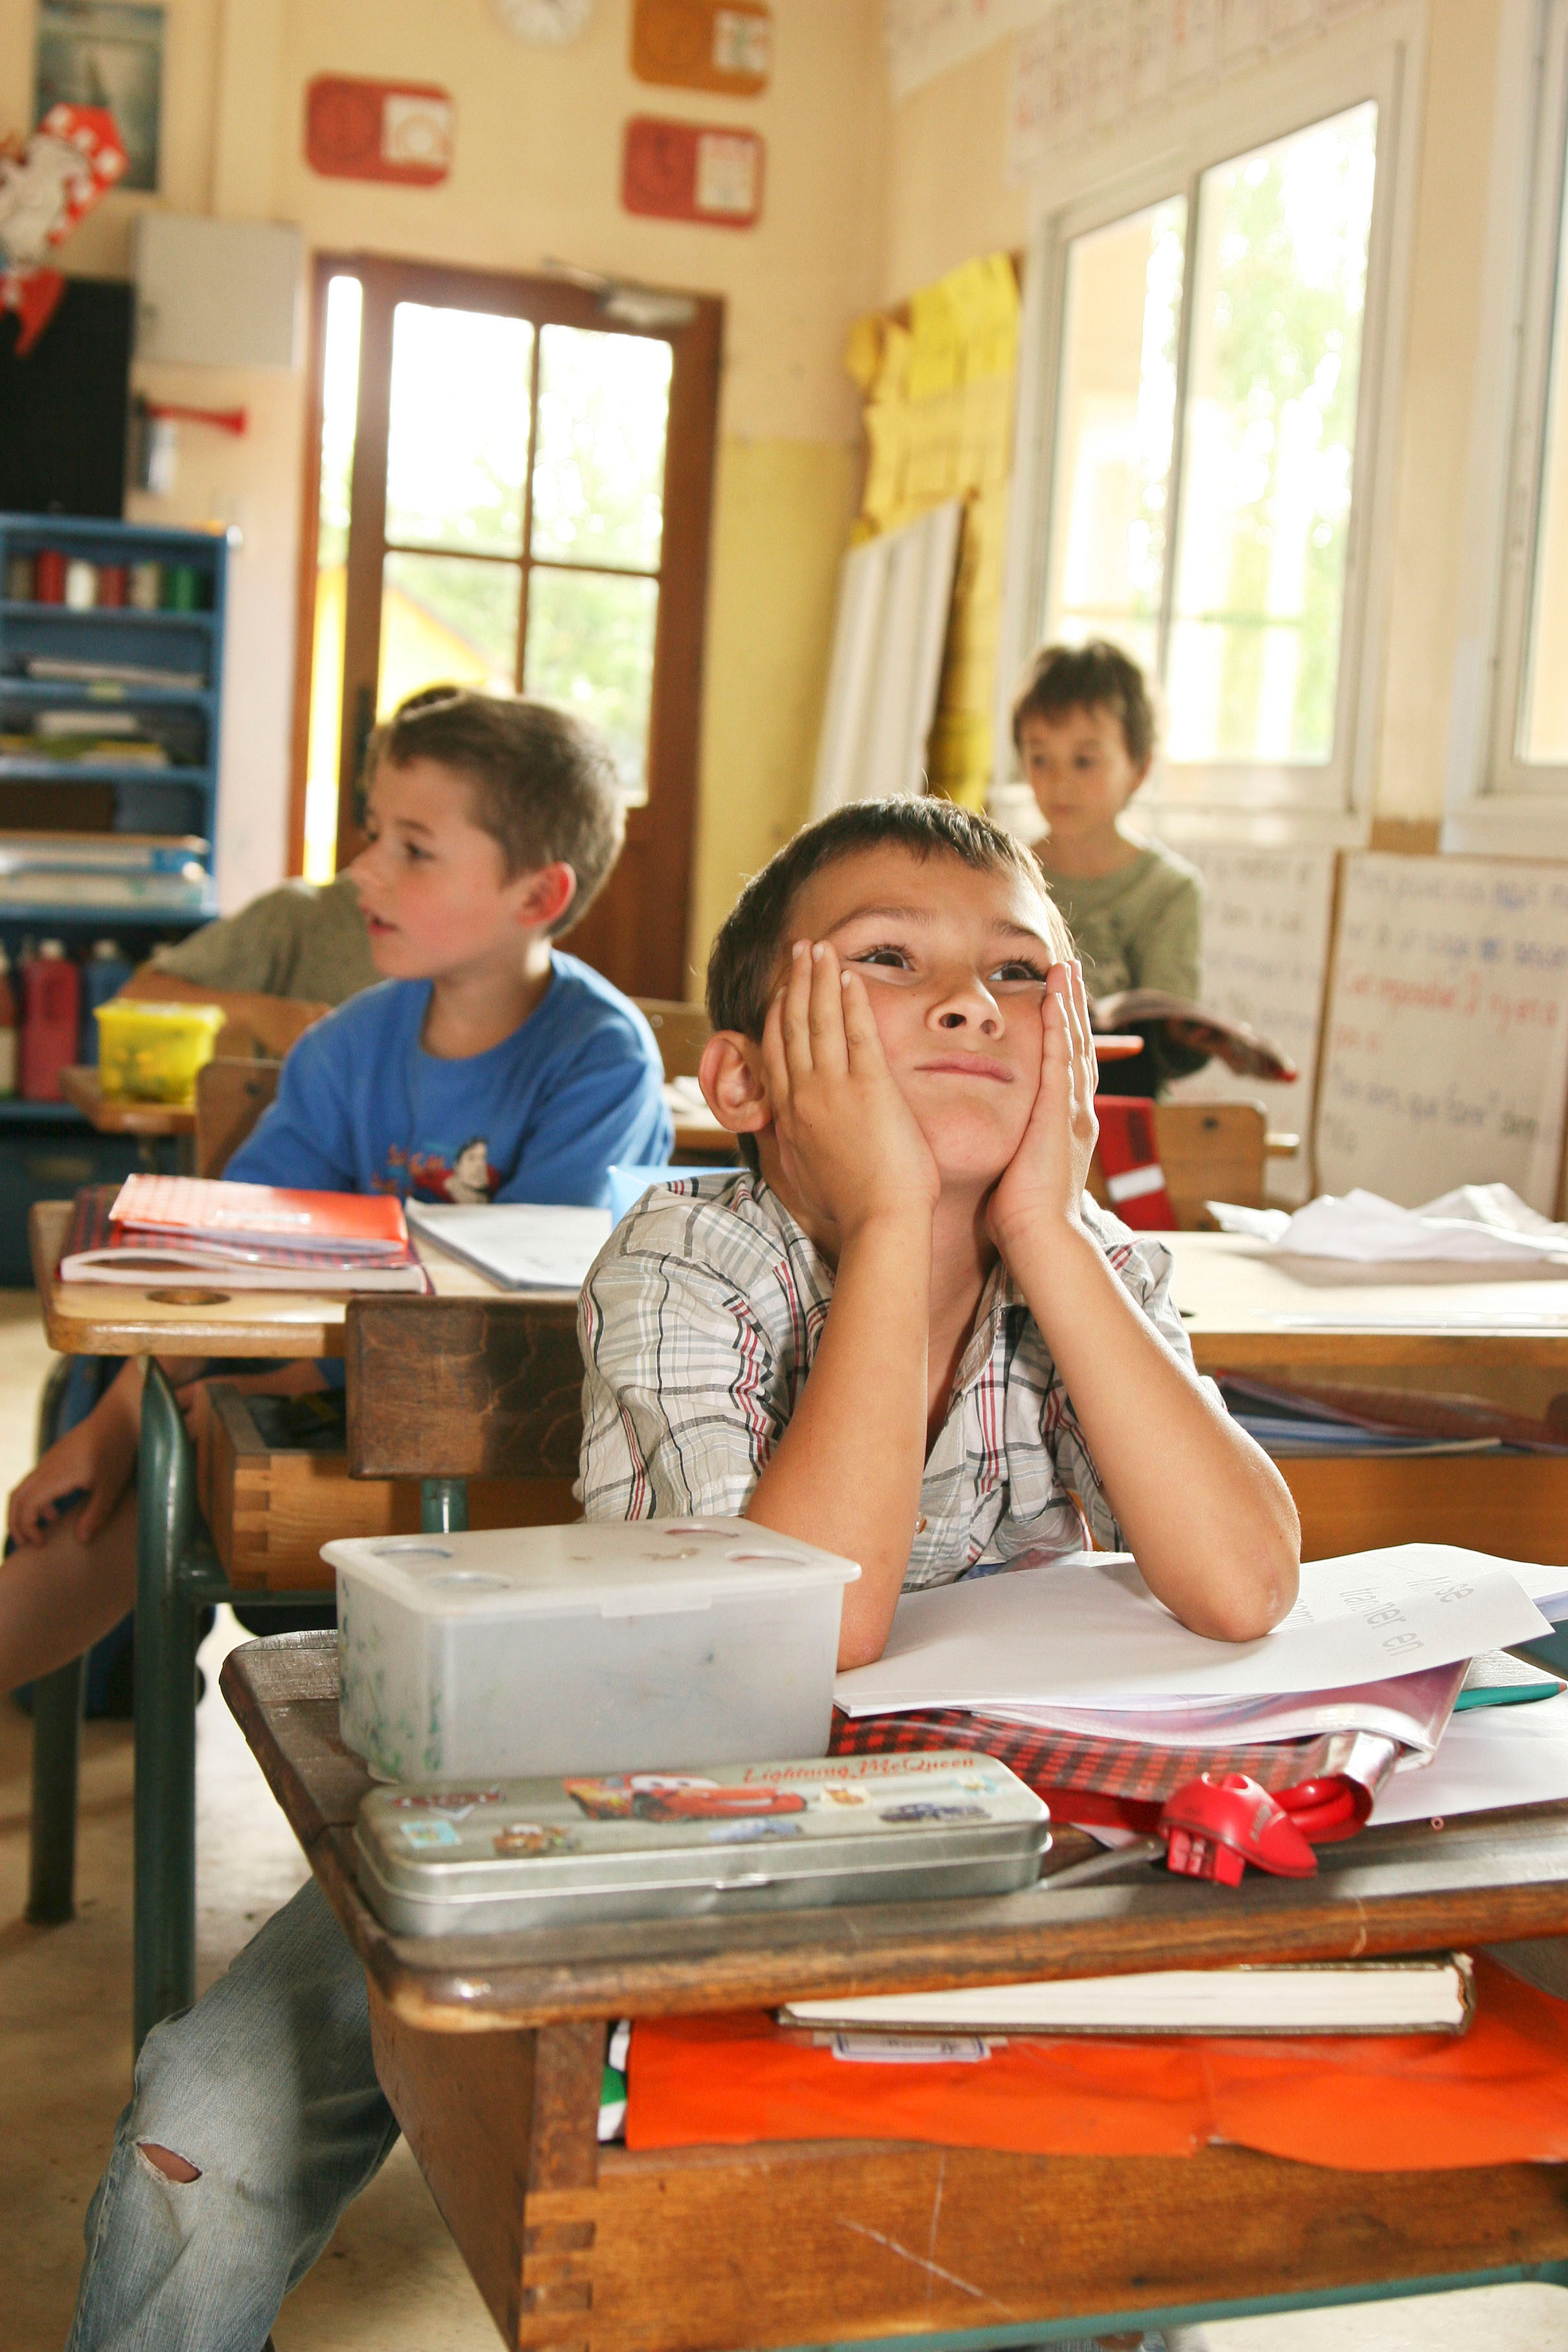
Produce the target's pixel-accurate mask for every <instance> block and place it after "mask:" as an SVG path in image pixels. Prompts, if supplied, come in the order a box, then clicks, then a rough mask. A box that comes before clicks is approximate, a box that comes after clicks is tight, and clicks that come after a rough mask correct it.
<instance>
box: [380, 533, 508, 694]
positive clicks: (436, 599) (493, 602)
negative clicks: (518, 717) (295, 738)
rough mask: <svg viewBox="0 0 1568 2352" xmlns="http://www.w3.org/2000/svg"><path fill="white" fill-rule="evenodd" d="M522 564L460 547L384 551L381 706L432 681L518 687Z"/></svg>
mask: <svg viewBox="0 0 1568 2352" xmlns="http://www.w3.org/2000/svg"><path fill="white" fill-rule="evenodd" d="M521 587H522V572H521V569H520V568H519V566H518V565H516V564H515V563H485V562H475V561H473V560H472V559H471V558H468V557H465V556H461V555H401V554H391V555H387V556H385V557H384V559H383V563H382V574H381V675H380V678H379V680H378V683H377V687H376V703H375V707H376V714H377V716H378V717H379V718H383V719H384V718H385V716H386V714H387V712H388V711H389V710H394V709H396V707H397V705H398V704H399V703H400V702H401V701H402V700H403V698H404V696H405V695H407V694H416V693H417V692H418V690H419V688H421V687H425V686H443V685H452V686H468V687H474V688H478V689H479V691H480V692H481V693H486V694H511V693H514V692H515V691H516V688H515V686H514V684H513V681H514V679H515V677H516V676H517V624H518V613H519V607H520V604H521Z"/></svg>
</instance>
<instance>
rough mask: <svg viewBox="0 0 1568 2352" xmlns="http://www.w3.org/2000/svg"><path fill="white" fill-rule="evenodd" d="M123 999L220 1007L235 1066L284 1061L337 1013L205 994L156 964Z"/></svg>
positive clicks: (223, 992) (254, 993)
mask: <svg viewBox="0 0 1568 2352" xmlns="http://www.w3.org/2000/svg"><path fill="white" fill-rule="evenodd" d="M120 993H121V996H122V997H129V998H130V999H131V1000H132V1002H133V1003H143V1004H145V1003H163V1004H217V1005H221V1006H222V1008H223V1010H224V1012H225V1013H226V1014H227V1015H228V1019H227V1022H226V1025H225V1026H224V1027H223V1028H222V1029H220V1030H219V1031H218V1036H217V1051H218V1053H219V1055H224V1056H226V1058H227V1059H229V1060H231V1061H233V1060H239V1061H244V1060H247V1059H249V1060H256V1059H259V1058H267V1059H271V1060H276V1061H281V1060H282V1058H283V1056H284V1055H285V1054H286V1053H287V1052H288V1051H289V1046H290V1045H293V1043H294V1042H295V1040H296V1038H299V1037H302V1036H303V1035H304V1034H305V1032H306V1030H307V1029H310V1028H312V1027H313V1026H314V1024H316V1023H317V1022H318V1021H320V1020H321V1017H322V1015H323V1014H324V1013H330V1012H331V1009H332V1008H331V1005H330V1004H318V1003H313V1002H312V1001H311V1000H310V999H309V998H307V997H299V996H268V995H265V994H263V992H261V991H260V990H258V989H249V988H204V987H202V986H201V985H200V983H199V982H195V981H191V980H178V979H176V978H175V977H174V974H173V973H168V972H160V971H158V969H157V967H156V965H153V964H143V965H142V969H141V971H138V972H136V973H134V974H133V975H132V978H131V979H130V980H129V981H128V982H126V984H125V986H124V987H123V988H122V989H121V992H120Z"/></svg>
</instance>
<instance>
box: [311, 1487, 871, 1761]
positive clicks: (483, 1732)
mask: <svg viewBox="0 0 1568 2352" xmlns="http://www.w3.org/2000/svg"><path fill="white" fill-rule="evenodd" d="M321 1556H322V1558H323V1559H327V1560H329V1561H330V1562H331V1565H332V1567H333V1568H334V1569H335V1570H336V1571H337V1586H338V1643H339V1647H340V1650H341V1653H342V1737H343V1740H344V1743H345V1744H346V1745H347V1746H348V1747H350V1748H353V1749H354V1750H355V1751H356V1752H357V1753H358V1754H359V1755H361V1756H363V1758H364V1759H365V1761H366V1763H367V1764H369V1765H370V1766H371V1767H372V1768H373V1769H374V1770H376V1771H378V1772H382V1773H384V1774H386V1775H387V1776H388V1777H389V1778H391V1779H393V1780H411V1781H433V1780H452V1779H454V1778H462V1779H465V1780H467V1779H470V1778H471V1779H479V1780H497V1779H509V1778H510V1779H521V1778H530V1779H531V1778H537V1777H541V1776H544V1775H554V1774H558V1773H565V1772H607V1771H636V1770H642V1769H653V1768H656V1767H659V1766H664V1767H670V1766H681V1765H690V1764H696V1763H700V1762H703V1761H705V1760H706V1759H709V1758H710V1757H714V1756H728V1757H735V1758H739V1759H742V1761H756V1760H759V1759H763V1758H764V1757H770V1756H797V1757H806V1756H821V1755H822V1754H824V1753H825V1752H826V1747H827V1738H828V1732H829V1729H830V1727H831V1724H832V1717H833V1677H834V1671H835V1668H836V1665H837V1654H838V1621H839V1615H840V1612H841V1608H842V1602H843V1592H844V1587H845V1586H846V1585H847V1584H848V1583H850V1582H852V1581H853V1580H854V1579H855V1578H857V1577H858V1575H859V1573H860V1571H859V1570H858V1568H857V1567H856V1566H855V1564H854V1563H853V1561H851V1560H847V1559H836V1558H835V1557H834V1555H833V1554H832V1553H830V1552H823V1551H817V1550H816V1549H814V1548H813V1547H812V1546H811V1545H810V1544H805V1543H797V1542H796V1541H795V1539H794V1538H791V1537H786V1536H775V1535H773V1534H772V1533H771V1532H770V1531H769V1530H768V1529H767V1528H758V1527H753V1526H752V1525H751V1523H750V1522H749V1521H747V1520H744V1519H647V1520H638V1521H632V1522H630V1523H627V1522H624V1521H621V1520H615V1521H605V1522H595V1523H593V1524H587V1523H584V1524H581V1525H579V1526H576V1527H565V1528H500V1529H496V1530H493V1531H489V1532H485V1533H476V1534H468V1535H422V1536H388V1537H379V1538H378V1537H365V1538H344V1539H343V1540H342V1541H340V1542H336V1543H330V1544H326V1545H324V1546H323V1547H322V1554H321Z"/></svg>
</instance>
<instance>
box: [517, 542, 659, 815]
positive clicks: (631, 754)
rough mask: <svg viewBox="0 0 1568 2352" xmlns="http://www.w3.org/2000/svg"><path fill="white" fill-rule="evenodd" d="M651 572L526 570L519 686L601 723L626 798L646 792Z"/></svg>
mask: <svg viewBox="0 0 1568 2352" xmlns="http://www.w3.org/2000/svg"><path fill="white" fill-rule="evenodd" d="M657 614H658V582H657V581H656V580H636V579H632V580H616V579H612V578H609V577H607V576H606V575H605V574H604V573H603V572H553V571H550V570H547V569H545V568H543V567H540V568H538V569H536V570H535V571H533V572H531V573H530V574H529V582H528V653H527V656H526V660H525V663H524V672H523V676H524V687H525V690H526V692H528V693H529V694H537V695H539V696H540V697H541V698H542V699H543V700H544V701H546V702H559V703H563V704H564V706H565V708H566V709H568V710H574V711H575V712H576V713H577V715H578V717H579V718H582V719H590V720H592V722H593V724H594V725H595V727H601V728H603V730H604V731H605V734H606V735H607V736H608V737H609V739H610V744H611V748H612V749H613V751H614V752H615V755H616V766H617V767H618V768H619V770H620V772H621V781H622V783H623V785H624V786H625V788H626V797H627V799H628V800H633V801H642V800H646V799H647V719H648V705H649V702H650V700H651V698H652V692H653V633H654V622H655V618H656V616H657Z"/></svg>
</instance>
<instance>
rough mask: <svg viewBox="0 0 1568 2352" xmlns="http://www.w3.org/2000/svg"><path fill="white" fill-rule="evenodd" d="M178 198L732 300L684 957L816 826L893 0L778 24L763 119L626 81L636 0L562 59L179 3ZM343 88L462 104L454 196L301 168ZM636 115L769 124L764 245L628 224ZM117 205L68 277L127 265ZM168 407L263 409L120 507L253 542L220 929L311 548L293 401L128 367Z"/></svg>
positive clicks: (393, 245) (275, 862)
mask: <svg viewBox="0 0 1568 2352" xmlns="http://www.w3.org/2000/svg"><path fill="white" fill-rule="evenodd" d="M165 6H166V12H167V22H168V39H167V58H166V82H165V106H164V159H165V160H164V172H163V191H162V194H161V197H160V199H159V201H162V202H165V203H167V204H168V205H170V206H171V208H173V209H175V210H178V211H182V212H205V211H208V210H213V211H216V212H218V213H220V214H226V215H231V216H235V217H252V218H270V219H278V220H287V221H293V222H297V223H298V224H299V225H300V226H301V227H302V229H303V231H304V235H305V241H306V245H307V247H309V248H310V249H311V250H313V251H353V250H365V251H372V252H377V253H386V254H396V255H405V256H408V257H414V258H419V259H430V260H447V261H452V262H458V263H462V264H465V265H467V266H469V267H472V268H495V269H512V270H530V269H536V268H539V267H540V265H541V264H542V262H544V261H545V260H546V259H547V258H558V259H563V260H565V261H569V262H572V263H574V264H576V265H578V266H579V267H581V268H587V269H594V270H602V271H605V272H608V273H613V274H618V275H623V276H626V277H632V278H646V279H647V280H649V281H650V282H653V283H655V284H660V285H666V286H675V287H682V288H690V289H694V290H697V291H700V292H703V293H713V294H719V295H721V296H722V297H723V298H724V299H725V303H726V306H727V313H726V331H725V365H724V378H723V388H722V397H721V425H720V429H721V461H720V467H719V482H718V508H717V512H716V517H715V536H714V564H713V572H712V588H711V597H710V628H709V641H708V667H707V691H706V699H705V711H704V772H703V778H702V787H701V793H700V819H699V870H698V874H697V877H696V906H697V914H696V918H695V924H694V932H693V939H692V951H693V953H692V961H693V964H694V967H700V964H701V962H702V961H704V960H705V957H706V953H707V943H708V938H709V935H710V929H711V927H712V925H713V923H714V922H715V921H716V920H717V919H719V917H720V916H721V913H722V911H723V909H724V908H725V907H726V906H727V905H728V904H729V901H730V898H731V897H732V896H733V890H734V883H735V878H736V877H737V875H738V874H739V873H741V872H742V871H748V870H750V868H751V866H754V865H755V864H756V863H758V862H759V861H760V859H761V858H762V857H763V856H765V855H766V854H767V851H768V849H769V848H771V847H772V846H773V843H774V842H775V841H776V840H779V839H782V838H784V835H786V834H787V832H788V831H789V830H791V829H792V827H793V825H794V824H795V822H796V821H797V819H798V816H799V815H800V814H803V813H804V810H805V803H806V799H807V796H808V793H809V790H810V776H811V768H812V761H813V758H814V755H815V749H816V719H817V710H818V706H819V703H820V697H821V686H822V679H823V676H824V671H825V665H826V645H827V639H828V635H829V632H830V627H831V618H832V600H833V583H834V578H835V573H836V569H837V561H838V557H839V554H840V552H841V551H842V549H843V546H844V544H845V539H846V534H847V521H848V517H849V514H850V511H851V508H852V490H851V481H852V476H853V472H854V468H855V465H856V463H857V451H858V434H859V427H858V410H857V406H856V403H855V400H854V396H853V394H852V391H851V388H850V386H849V384H848V382H847V378H846V376H845V374H844V372H843V368H842V364H841V360H840V353H841V350H842V346H843V341H844V334H845V330H846V328H847V324H848V322H849V320H851V319H852V318H854V317H855V316H856V315H857V314H858V312H860V311H862V310H865V309H866V308H867V307H868V305H869V304H870V303H871V302H872V301H873V300H874V299H876V296H877V293H878V276H877V272H878V266H879V242H880V218H881V213H880V205H881V189H882V181H883V176H884V170H885V164H884V155H883V147H882V141H883V132H884V128H885V101H884V96H883V91H884V82H883V74H882V61H881V54H880V14H879V0H781V5H779V7H778V9H777V11H776V14H777V16H778V20H779V21H778V41H777V63H776V68H775V72H774V76H773V82H772V84H771V87H770V88H769V89H768V90H767V92H766V93H764V95H763V97H762V98H761V99H758V100H743V101H735V100H723V99H717V98H714V97H712V96H710V95H707V94H704V93H701V92H696V91H682V90H673V89H655V88H653V87H651V86H649V85H647V84H645V83H641V82H638V81H637V80H636V79H634V77H633V76H632V73H631V71H630V68H629V65H628V64H627V61H626V60H627V45H628V29H629V16H630V0H600V5H599V7H598V9H597V12H596V14H595V19H594V21H593V24H592V26H591V28H590V30H589V32H588V33H587V35H586V36H585V37H584V39H583V40H582V41H581V42H579V43H577V44H576V45H574V46H573V47H569V48H566V49H564V50H549V49H535V48H528V47H524V46H522V45H521V43H519V42H517V41H516V40H514V39H512V38H511V37H509V36H508V35H507V34H506V33H505V32H503V31H502V29H501V28H500V25H499V23H498V22H497V20H496V17H495V16H494V15H493V13H492V11H491V9H490V7H489V5H488V0H442V5H440V6H439V7H438V8H432V7H431V6H430V5H429V0H165ZM323 72H346V73H355V74H366V75H373V76H384V77H388V78H408V79H423V80H434V81H438V82H441V83H443V84H444V85H445V86H446V87H447V89H450V90H451V91H452V93H453V96H454V98H455V100H456V102H457V134H456V156H455V163H454V168H453V171H452V173H451V176H450V178H449V179H448V180H447V182H446V183H445V184H443V185H441V186H440V187H438V188H435V189H428V190H424V189H421V190H414V189H407V188H395V187H378V186H374V185H371V184H363V183H359V182H350V181H338V180H327V179H321V178H319V177H318V176H317V175H316V174H315V173H312V172H311V171H310V169H309V167H308V166H307V165H306V163H304V161H303V157H302V153H301V125H302V119H303V102H304V100H303V94H304V88H305V85H306V83H307V82H308V81H309V80H310V78H311V77H312V76H313V75H315V74H317V73H323ZM31 82H32V11H31V9H30V8H26V7H23V6H21V5H17V0H11V5H8V6H5V7H3V8H0V126H9V125H10V124H12V123H16V124H21V123H23V122H25V121H26V120H27V119H28V116H29V113H30V109H31ZM635 113H653V114H668V115H674V116H678V117H680V118H683V119H687V120H695V121H711V122H715V123H728V122H739V123H744V124H750V125H752V126H754V127H755V128H756V129H757V130H759V131H761V132H762V133H763V137H764V139H765V140H766V141H767V144H768V158H767V177H766V184H765V194H764V204H763V219H762V221H761V223H760V225H759V226H758V227H757V228H756V229H755V230H753V231H745V232H737V231H730V230H723V229H710V228H696V227H688V226H678V225H676V224H673V223H661V222H657V221H650V220H646V219H638V218H634V217H633V216H631V215H627V214H626V213H625V212H623V211H622V209H621V205H620V200H619V184H620V142H621V127H622V124H623V123H624V121H626V118H627V117H628V116H630V115H632V114H635ZM148 201H149V200H148V199H145V198H137V197H127V196H116V197H111V198H110V199H109V200H108V201H107V202H106V204H105V205H103V207H102V208H101V210H100V214H99V215H97V216H96V217H95V218H94V219H93V220H92V221H91V222H89V224H87V225H86V226H85V227H84V228H83V229H82V230H81V231H80V232H79V235H78V236H77V237H76V239H75V240H73V243H72V246H71V248H70V251H69V255H68V260H69V263H70V267H71V268H73V269H74V270H77V271H79V272H81V273H83V274H94V275H119V274H121V273H123V272H125V271H126V270H127V269H128V268H129V251H130V223H131V218H132V215H133V213H134V212H135V210H136V209H137V208H138V207H139V206H140V205H143V204H145V203H147V202H148ZM137 381H138V383H142V385H143V388H144V389H146V390H147V391H148V392H149V393H151V394H153V395H154V396H163V397H165V398H171V399H184V400H190V401H196V402H200V403H202V404H210V405H227V404H230V403H235V402H237V403H242V404H245V405H247V407H248V408H249V409H250V411H251V431H250V432H249V434H248V435H247V436H246V438H245V440H243V441H234V440H231V439H228V438H226V437H224V438H220V437H219V436H216V435H213V434H210V433H205V432H203V431H202V430H201V429H200V428H199V427H190V426H187V427H184V428H182V435H181V445H182V446H181V462H180V476H179V481H178V485H177V488H176V490H175V492H174V495H173V496H172V498H170V499H166V500H153V499H149V498H147V497H145V496H142V497H139V498H138V499H136V501H135V505H134V509H133V510H134V511H136V512H138V513H139V514H142V515H147V516H151V515H153V514H158V515H161V516H163V517H165V518H166V519H168V520H180V521H202V520H210V519H215V518H216V519H217V520H223V521H231V522H236V523H238V524H239V525H240V527H241V529H242V530H243V531H244V533H245V544H244V546H243V548H242V549H241V550H240V551H239V552H238V553H237V556H236V559H235V562H234V568H233V573H232V579H233V589H234V597H235V618H234V626H233V631H232V634H231V638H230V648H229V670H228V689H227V693H226V711H225V717H226V737H225V755H224V805H223V819H222V829H221V835H220V842H219V877H220V888H221V892H222V896H223V899H224V903H225V904H226V905H230V906H232V905H235V904H237V903H240V902H242V901H243V900H244V899H245V898H247V897H249V896H250V895H251V894H252V893H253V892H254V891H256V890H258V889H259V888H262V887H266V886H267V885H268V883H270V882H272V881H273V880H275V879H276V878H277V877H278V876H279V874H280V872H281V870H282V860H283V851H284V825H285V817H286V809H287V796H288V768H289V726H290V719H291V709H290V701H291V681H292V664H293V635H294V591H295V573H296V565H297V551H298V530H299V509H300V463H301V458H302V455H303V452H302V415H303V383H302V379H300V378H298V377H295V378H289V377H287V376H281V375H276V374H264V373H247V374H246V375H244V376H235V375H231V374H229V373H222V374H221V376H220V375H219V374H218V373H216V372H211V371H205V370H201V371H198V370H189V369H187V370H181V371H171V370H168V369H162V370H159V371H158V372H157V377H156V381H155V382H154V381H153V377H152V375H151V373H147V372H145V371H142V370H138V373H137Z"/></svg>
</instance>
